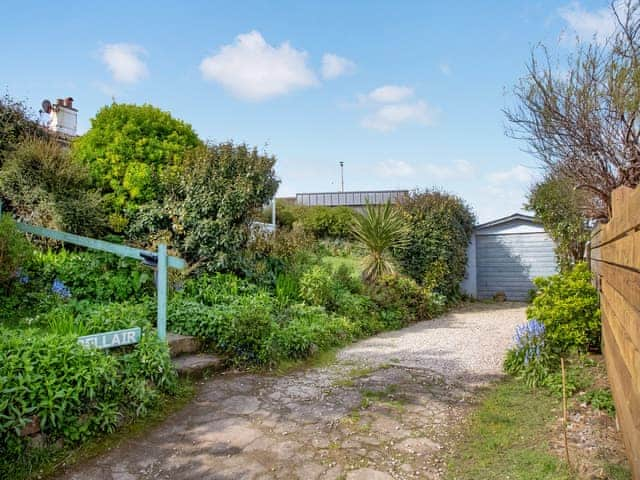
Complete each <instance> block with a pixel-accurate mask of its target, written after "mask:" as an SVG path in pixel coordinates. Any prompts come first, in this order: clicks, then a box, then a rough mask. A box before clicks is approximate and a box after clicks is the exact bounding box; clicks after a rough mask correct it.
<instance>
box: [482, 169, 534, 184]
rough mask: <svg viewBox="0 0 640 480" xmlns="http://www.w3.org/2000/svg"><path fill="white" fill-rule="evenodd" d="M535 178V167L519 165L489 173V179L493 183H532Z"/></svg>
mask: <svg viewBox="0 0 640 480" xmlns="http://www.w3.org/2000/svg"><path fill="white" fill-rule="evenodd" d="M534 178H535V172H534V171H533V169H531V168H528V167H524V166H522V165H517V166H515V167H513V168H510V169H508V170H502V171H496V172H492V173H489V174H487V180H489V182H491V183H493V184H505V183H513V182H517V183H530V182H531V181H532V180H533V179H534Z"/></svg>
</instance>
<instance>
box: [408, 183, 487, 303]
mask: <svg viewBox="0 0 640 480" xmlns="http://www.w3.org/2000/svg"><path fill="white" fill-rule="evenodd" d="M400 208H401V210H402V211H403V212H404V215H405V217H406V223H407V225H409V226H410V232H409V235H408V245H407V247H406V248H404V249H402V250H400V251H398V252H397V253H396V256H397V257H398V259H399V261H400V264H401V266H402V268H403V269H404V271H405V272H406V273H407V274H408V275H409V276H410V277H412V278H413V279H414V280H416V281H417V282H419V283H421V284H423V285H424V286H426V287H427V288H429V289H432V290H433V291H434V292H437V293H440V294H442V295H445V296H446V297H447V298H448V299H449V300H451V299H455V298H456V297H457V296H458V295H459V285H460V282H461V281H462V279H463V278H464V274H465V270H466V266H467V247H468V245H469V241H470V239H471V233H472V231H473V225H474V223H475V215H474V214H473V212H472V211H471V209H470V208H469V206H468V205H467V204H466V203H465V202H464V201H463V200H462V199H460V198H459V197H456V196H455V195H451V194H449V193H446V192H440V191H437V190H426V191H424V192H416V193H414V194H412V195H410V196H409V197H407V198H405V199H403V200H402V201H401V202H400Z"/></svg>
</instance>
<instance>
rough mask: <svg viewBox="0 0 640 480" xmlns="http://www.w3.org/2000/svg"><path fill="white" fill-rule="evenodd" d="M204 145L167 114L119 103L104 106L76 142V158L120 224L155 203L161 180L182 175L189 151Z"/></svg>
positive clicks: (189, 128) (179, 122)
mask: <svg viewBox="0 0 640 480" xmlns="http://www.w3.org/2000/svg"><path fill="white" fill-rule="evenodd" d="M201 143H202V142H201V141H200V140H199V139H198V137H197V135H196V133H195V132H194V131H193V129H192V128H191V126H190V125H189V124H187V123H185V122H182V121H180V120H177V119H175V118H173V117H172V116H171V115H170V114H169V113H168V112H164V111H162V110H160V109H158V108H156V107H153V106H151V105H142V106H140V105H127V104H115V103H114V104H112V105H108V106H105V107H103V108H102V109H101V110H100V111H99V112H98V113H97V114H96V116H95V117H94V118H93V119H92V120H91V128H90V129H89V131H88V132H87V133H85V134H84V135H83V136H82V137H80V138H78V139H77V140H76V141H74V143H73V155H74V157H75V158H77V159H79V160H80V161H81V162H83V163H85V164H86V165H87V166H88V167H89V170H90V172H91V176H92V178H93V181H94V183H95V185H97V186H98V187H99V188H100V189H101V190H102V191H103V192H104V193H106V194H108V197H109V199H110V204H111V207H112V211H113V213H114V214H116V215H115V217H114V218H113V219H112V220H114V223H117V222H116V220H117V218H118V216H119V215H121V214H122V210H123V209H124V210H131V209H135V207H136V206H138V205H141V204H144V203H146V202H149V201H151V200H154V199H156V198H157V196H158V194H159V193H160V189H161V180H163V179H164V178H165V177H171V176H175V175H177V174H178V173H179V172H180V171H181V166H182V161H183V159H184V157H185V155H186V154H187V152H189V151H190V150H191V149H193V148H194V147H196V146H198V145H201ZM120 226H122V225H120ZM112 227H116V225H114V224H113V223H112Z"/></svg>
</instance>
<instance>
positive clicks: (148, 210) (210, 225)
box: [128, 143, 278, 271]
mask: <svg viewBox="0 0 640 480" xmlns="http://www.w3.org/2000/svg"><path fill="white" fill-rule="evenodd" d="M274 163H275V158H273V157H270V156H266V155H261V154H259V153H258V151H257V150H256V149H250V148H248V147H247V146H246V145H234V144H232V143H223V144H220V145H209V146H207V147H201V148H198V149H196V150H195V151H194V152H193V153H192V154H191V155H189V156H187V157H186V158H185V159H184V161H183V163H182V169H181V170H180V173H179V175H175V176H172V177H170V178H166V179H165V182H164V184H163V185H164V187H163V188H164V193H163V195H162V198H161V199H160V200H159V201H156V202H151V203H149V204H146V205H144V206H142V207H141V208H140V209H139V210H138V211H137V213H136V215H135V216H134V217H133V218H132V223H131V225H130V227H129V230H128V234H129V235H130V236H131V237H133V238H135V239H137V240H139V241H140V242H144V243H146V244H148V243H152V242H154V241H156V240H158V239H165V240H166V241H168V242H169V243H170V244H171V245H172V246H173V247H174V248H175V249H176V250H178V251H179V252H180V255H181V256H182V257H183V258H185V259H186V260H187V261H188V262H190V263H196V262H197V263H198V264H199V265H202V266H203V267H205V268H207V269H208V270H209V271H218V270H234V269H238V268H239V267H240V265H241V258H242V251H243V249H244V247H245V246H246V244H247V242H248V240H249V229H248V226H249V223H250V221H251V219H252V218H253V214H254V213H255V212H256V211H257V210H258V209H259V208H261V207H262V205H264V204H265V203H266V202H268V201H269V200H270V199H271V198H272V197H273V195H274V194H275V191H276V189H277V187H278V180H277V179H276V177H275V172H274V170H273V166H274Z"/></svg>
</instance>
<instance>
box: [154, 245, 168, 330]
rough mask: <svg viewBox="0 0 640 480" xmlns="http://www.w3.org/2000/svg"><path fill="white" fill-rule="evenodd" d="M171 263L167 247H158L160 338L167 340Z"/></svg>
mask: <svg viewBox="0 0 640 480" xmlns="http://www.w3.org/2000/svg"><path fill="white" fill-rule="evenodd" d="M168 269H169V262H168V258H167V245H166V244H164V243H161V244H159V245H158V285H157V287H156V288H157V295H158V338H159V339H160V340H165V339H166V338H167V290H168V287H169V276H168V274H167V273H168Z"/></svg>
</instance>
